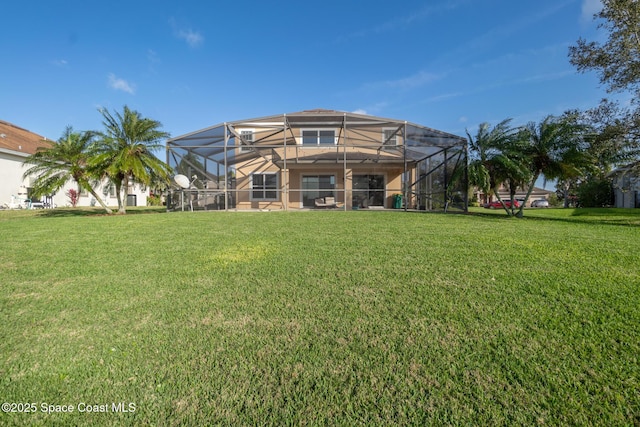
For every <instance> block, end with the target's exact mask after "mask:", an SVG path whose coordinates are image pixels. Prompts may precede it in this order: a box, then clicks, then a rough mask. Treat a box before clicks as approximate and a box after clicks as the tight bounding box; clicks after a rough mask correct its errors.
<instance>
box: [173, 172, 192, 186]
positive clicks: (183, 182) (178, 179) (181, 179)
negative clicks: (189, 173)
mask: <svg viewBox="0 0 640 427" xmlns="http://www.w3.org/2000/svg"><path fill="white" fill-rule="evenodd" d="M173 180H174V181H175V183H176V184H178V185H179V186H180V187H182V188H184V189H188V188H189V186H190V185H191V182H189V178H187V177H186V176H184V175H180V174H178V175H176V176H174V177H173Z"/></svg>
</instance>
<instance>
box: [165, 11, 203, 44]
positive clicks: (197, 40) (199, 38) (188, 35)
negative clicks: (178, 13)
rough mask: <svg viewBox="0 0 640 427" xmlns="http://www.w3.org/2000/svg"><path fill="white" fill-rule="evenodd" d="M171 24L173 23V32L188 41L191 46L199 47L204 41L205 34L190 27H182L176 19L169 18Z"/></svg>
mask: <svg viewBox="0 0 640 427" xmlns="http://www.w3.org/2000/svg"><path fill="white" fill-rule="evenodd" d="M169 24H170V25H171V28H173V34H174V35H175V36H176V37H177V38H179V39H181V40H184V41H185V42H187V44H188V45H189V47H192V48H194V47H198V46H200V45H201V44H202V43H204V36H203V35H202V34H200V33H199V32H197V31H193V30H192V29H190V28H189V29H184V28H180V27H179V26H178V24H177V23H176V21H175V19H173V18H171V19H170V20H169Z"/></svg>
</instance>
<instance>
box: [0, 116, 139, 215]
mask: <svg viewBox="0 0 640 427" xmlns="http://www.w3.org/2000/svg"><path fill="white" fill-rule="evenodd" d="M49 144H50V140H48V139H47V138H46V137H43V136H40V135H38V134H36V133H33V132H30V131H28V130H26V129H23V128H21V127H18V126H16V125H14V124H12V123H9V122H5V121H2V120H0V207H8V208H29V207H34V208H35V207H54V206H68V205H70V201H69V198H68V196H67V195H66V193H67V191H69V189H72V188H73V189H76V188H77V184H75V183H74V182H69V183H67V184H66V185H65V186H64V187H63V188H62V189H61V190H60V191H58V192H57V193H56V194H52V195H47V196H45V197H42V200H35V199H34V198H32V195H31V192H32V185H33V180H34V178H33V177H27V178H24V179H23V177H22V175H23V174H24V172H25V171H26V170H27V168H28V167H29V165H25V164H24V161H25V159H26V158H27V157H28V156H30V155H31V154H34V153H35V152H36V151H37V149H38V148H40V147H43V148H45V147H48V146H49ZM96 191H97V192H98V194H102V195H104V198H103V200H104V201H105V203H106V204H107V205H109V206H113V207H117V205H118V203H117V200H116V197H115V186H114V185H112V184H111V183H109V182H108V181H106V180H105V181H104V182H102V183H99V184H98V185H97V186H96ZM129 191H130V196H129V199H128V204H129V205H131V206H146V204H147V196H148V194H149V191H148V189H147V188H145V187H144V186H141V185H139V184H133V183H132V184H130V187H129ZM95 204H96V201H95V200H94V199H93V197H92V196H91V195H90V194H89V193H88V192H87V191H86V190H83V191H81V193H80V198H79V201H78V206H93V205H95Z"/></svg>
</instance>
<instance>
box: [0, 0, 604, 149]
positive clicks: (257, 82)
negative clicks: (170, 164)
mask: <svg viewBox="0 0 640 427" xmlns="http://www.w3.org/2000/svg"><path fill="white" fill-rule="evenodd" d="M598 8H599V0H535V1H533V0H522V1H513V0H431V1H395V2H391V1H375V0H373V1H372V0H368V1H360V0H353V1H349V0H342V1H334V0H327V1H323V2H304V1H295V2H294V1H278V2H262V1H245V0H236V1H234V2H208V1H200V0H199V1H192V0H181V1H180V2H178V1H166V0H156V1H135V0H129V1H119V0H114V1H109V2H104V1H103V2H98V1H93V0H81V1H76V0H43V1H28V0H27V1H22V2H17V1H14V2H8V3H7V4H5V5H3V8H2V9H3V10H2V16H3V19H2V25H1V26H0V52H2V56H1V57H2V66H1V68H0V70H1V71H0V76H2V77H1V79H0V120H5V121H9V122H11V123H14V124H16V125H18V126H21V127H23V128H26V129H28V130H31V131H33V132H36V133H38V134H41V135H43V136H46V137H48V138H52V139H57V138H59V137H60V135H61V134H62V132H63V130H64V128H65V127H66V126H67V125H71V126H73V127H74V129H76V130H90V129H95V130H99V129H101V127H102V125H101V116H100V114H99V112H98V108H100V107H105V108H108V109H109V110H111V111H113V110H114V109H115V110H118V111H122V107H123V106H124V105H125V104H126V105H128V106H129V107H131V108H133V109H136V110H138V111H139V112H140V113H142V115H144V116H146V117H150V118H153V119H155V120H159V121H160V122H162V124H163V125H164V130H166V131H168V132H170V133H171V134H172V136H178V135H181V134H184V133H187V132H191V131H194V130H198V129H201V128H204V127H208V126H211V125H214V124H218V123H220V122H224V121H227V120H239V119H246V118H253V117H261V116H267V115H272V114H280V113H289V112H295V111H300V110H305V109H313V108H326V109H336V110H342V111H352V112H360V113H366V114H372V115H377V116H382V117H389V118H395V119H402V120H408V121H411V122H415V123H418V124H422V125H425V126H430V127H433V128H436V129H440V130H444V131H447V132H451V133H455V134H458V135H461V136H464V135H465V129H469V130H470V131H471V133H475V131H476V130H477V127H478V124H480V123H481V122H490V123H492V124H495V123H497V122H499V121H501V120H503V119H506V118H509V117H511V118H513V123H514V124H524V123H526V122H528V121H532V120H533V121H538V120H540V119H542V118H543V117H544V116H546V115H548V114H561V113H562V112H563V111H565V110H567V109H572V108H589V107H593V106H595V105H597V104H598V102H599V100H600V99H601V98H603V97H605V96H607V94H606V93H605V91H604V90H603V89H602V88H601V86H600V85H599V83H598V79H597V76H596V75H595V73H588V74H578V73H577V72H576V70H575V68H574V67H573V66H572V65H571V64H570V63H569V61H568V57H567V52H568V47H569V45H571V44H574V43H575V42H576V40H577V39H578V38H579V37H581V36H582V37H585V38H587V39H588V40H594V39H597V37H602V34H599V33H598V32H597V31H596V25H595V23H594V22H593V21H592V19H591V17H592V15H593V13H594V12H596V11H597V10H598Z"/></svg>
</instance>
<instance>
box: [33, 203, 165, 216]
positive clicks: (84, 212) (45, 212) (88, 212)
mask: <svg viewBox="0 0 640 427" xmlns="http://www.w3.org/2000/svg"><path fill="white" fill-rule="evenodd" d="M166 211H167V209H166V208H165V207H164V206H154V207H134V208H128V209H127V215H139V214H150V213H166ZM112 215H118V214H117V208H115V210H114V213H112V214H108V213H106V212H105V210H104V209H103V208H84V207H83V208H56V209H42V210H38V211H37V213H36V216H38V217H45V218H60V217H87V216H112Z"/></svg>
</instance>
